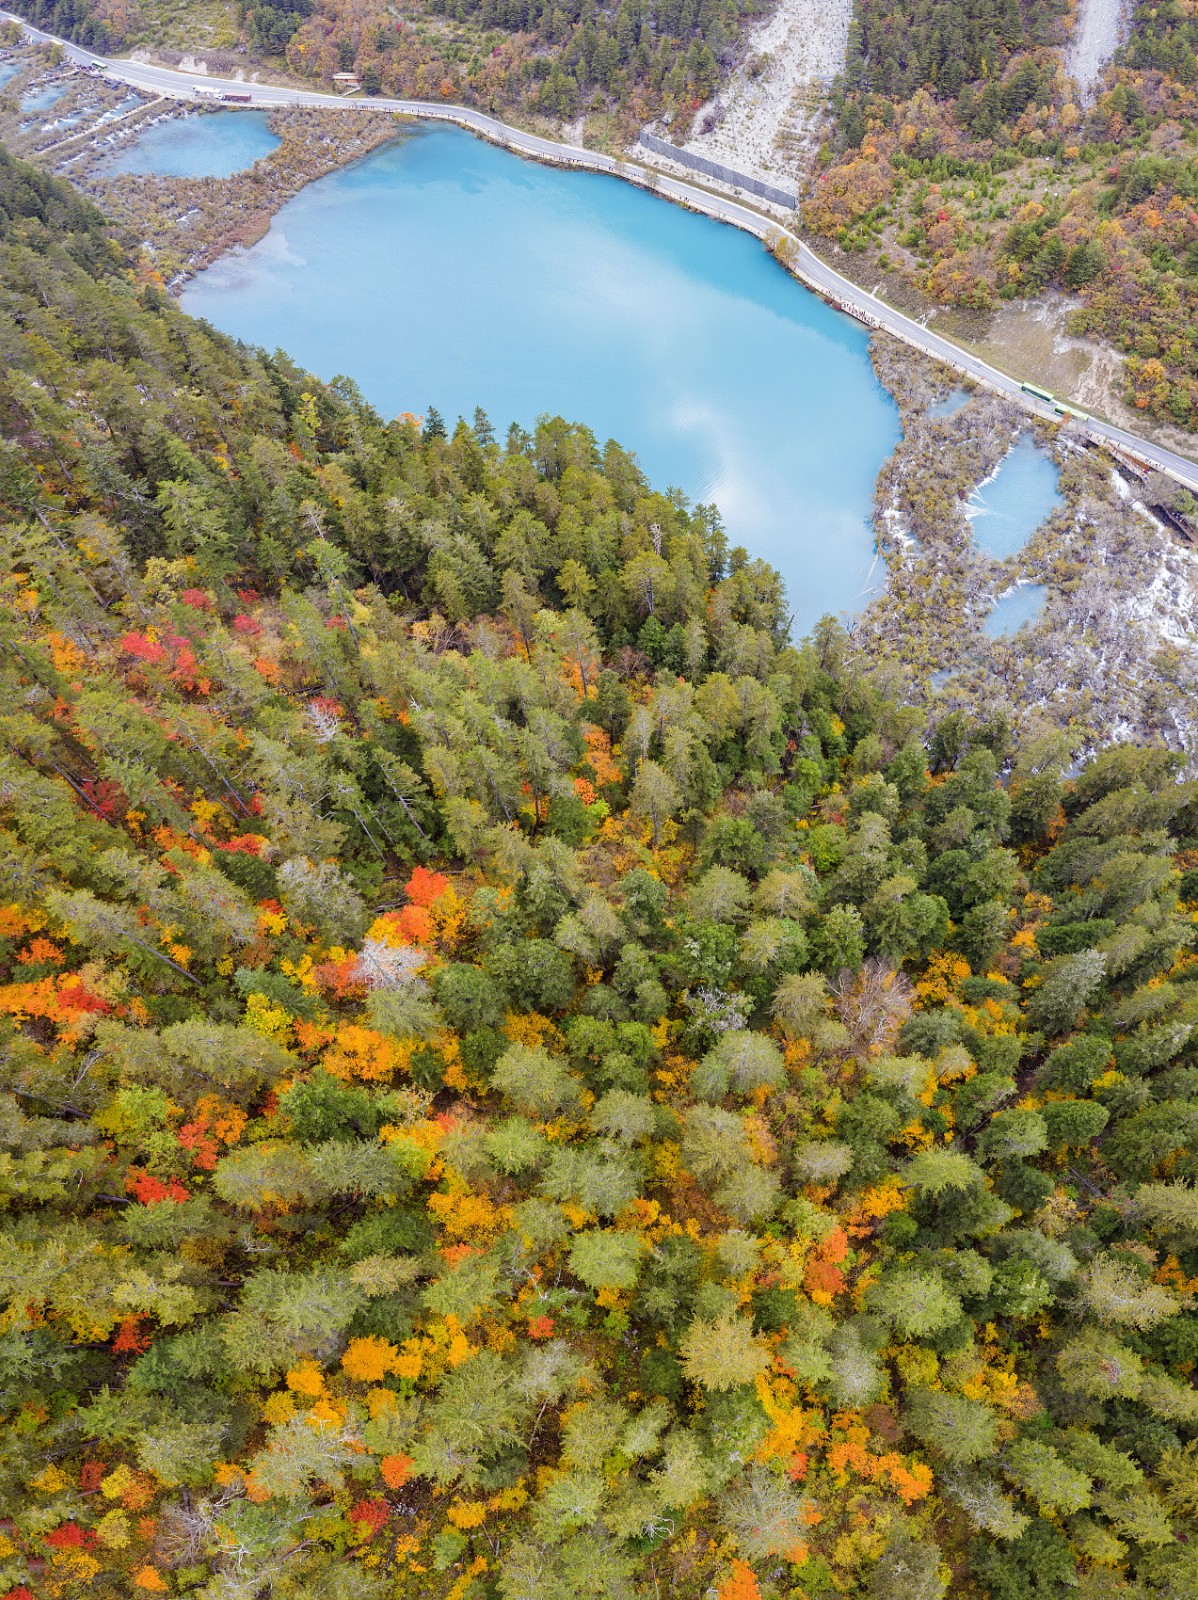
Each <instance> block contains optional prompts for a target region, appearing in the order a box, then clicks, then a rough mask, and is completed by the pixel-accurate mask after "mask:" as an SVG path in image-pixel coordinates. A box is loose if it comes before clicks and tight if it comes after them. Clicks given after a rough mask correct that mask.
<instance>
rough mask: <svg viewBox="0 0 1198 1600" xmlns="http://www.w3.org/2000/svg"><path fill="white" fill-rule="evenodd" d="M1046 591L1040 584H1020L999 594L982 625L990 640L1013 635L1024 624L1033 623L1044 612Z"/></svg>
mask: <svg viewBox="0 0 1198 1600" xmlns="http://www.w3.org/2000/svg"><path fill="white" fill-rule="evenodd" d="M1047 598H1048V590H1047V589H1046V588H1045V586H1044V585H1043V584H1042V583H1020V584H1016V585H1015V586H1014V588H1011V589H1008V590H1007V591H1006V593H1005V594H1000V595H999V597H998V599H997V600H996V601H995V602H994V604H993V606H992V607H991V608H990V613H989V615H988V616H987V618H986V620H985V622H984V623H983V624H982V628H983V631H984V632H985V633H986V634H988V635H989V637H990V638H991V639H1003V638H1005V637H1006V636H1007V635H1008V634H1011V633H1015V632H1017V631H1018V629H1020V628H1022V627H1023V624H1024V623H1025V622H1035V620H1036V618H1037V617H1038V616H1039V615H1040V613H1041V612H1042V611H1043V610H1044V603H1045V601H1046V600H1047Z"/></svg>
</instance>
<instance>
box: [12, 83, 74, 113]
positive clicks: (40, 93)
mask: <svg viewBox="0 0 1198 1600" xmlns="http://www.w3.org/2000/svg"><path fill="white" fill-rule="evenodd" d="M66 92H67V86H66V84H65V83H52V84H50V85H48V87H46V88H44V89H35V90H34V92H33V93H32V94H27V95H26V96H25V97H24V99H23V100H22V101H21V110H22V111H45V110H46V109H47V108H48V107H49V106H52V105H53V104H54V102H55V101H56V100H61V99H62V97H63V95H64V94H66Z"/></svg>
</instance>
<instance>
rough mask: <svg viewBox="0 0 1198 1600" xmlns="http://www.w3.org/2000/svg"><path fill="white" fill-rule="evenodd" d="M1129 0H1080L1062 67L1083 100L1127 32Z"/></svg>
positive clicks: (1089, 97) (1089, 96)
mask: <svg viewBox="0 0 1198 1600" xmlns="http://www.w3.org/2000/svg"><path fill="white" fill-rule="evenodd" d="M1130 9H1131V7H1130V4H1129V0H1081V4H1080V5H1079V7H1078V13H1077V22H1076V24H1075V26H1074V29H1073V37H1072V39H1070V41H1069V48H1068V50H1067V51H1066V52H1065V70H1066V71H1067V72H1068V73H1069V74H1070V76H1071V77H1073V78H1076V80H1077V86H1078V88H1079V89H1080V91H1081V96H1082V100H1083V101H1088V100H1092V99H1093V98H1094V89H1095V86H1096V84H1097V83H1098V80H1099V78H1100V77H1101V76H1102V70H1103V68H1104V67H1105V66H1106V64H1107V62H1108V61H1109V60H1110V59H1111V57H1112V56H1113V55H1114V53H1115V51H1116V50H1117V49H1118V48H1119V46H1120V45H1121V44H1122V43H1123V40H1124V38H1125V37H1126V34H1127V27H1128V22H1129V20H1130V19H1129V12H1130Z"/></svg>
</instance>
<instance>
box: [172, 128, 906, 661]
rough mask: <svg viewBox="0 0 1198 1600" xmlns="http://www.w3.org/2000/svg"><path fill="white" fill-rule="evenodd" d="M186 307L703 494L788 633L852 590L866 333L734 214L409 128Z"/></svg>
mask: <svg viewBox="0 0 1198 1600" xmlns="http://www.w3.org/2000/svg"><path fill="white" fill-rule="evenodd" d="M183 304H184V306H185V307H186V309H187V310H188V311H191V312H193V313H194V314H195V315H197V316H203V317H207V318H209V319H210V320H211V321H212V322H213V323H215V324H216V325H217V326H218V327H220V328H223V329H225V330H226V331H228V332H229V333H232V334H236V335H237V336H239V337H241V338H243V339H246V340H250V341H252V342H254V343H257V344H261V345H265V346H266V347H267V348H268V349H271V348H275V347H282V348H284V349H286V350H287V351H289V352H290V353H291V355H293V356H294V357H295V358H296V359H297V360H299V361H301V362H302V363H304V364H305V365H306V366H308V367H310V368H311V369H312V370H314V371H315V372H317V373H319V374H320V375H321V376H322V377H332V376H333V375H334V374H337V373H347V374H348V375H349V376H350V377H352V378H353V379H355V380H356V381H357V382H358V384H359V385H360V386H361V388H362V390H363V392H364V394H365V395H366V397H367V398H368V399H369V400H370V401H371V402H372V403H373V404H374V405H376V406H377V407H379V409H380V410H382V411H383V412H384V413H385V414H387V415H389V416H392V415H395V414H396V413H397V412H400V411H415V412H417V413H423V412H424V411H426V410H427V408H428V406H429V405H430V404H431V405H435V406H436V407H437V408H438V410H440V411H441V412H442V414H443V415H444V416H445V417H446V418H447V420H448V422H449V424H450V426H451V427H452V425H453V422H454V419H455V418H456V417H458V416H459V415H462V416H466V417H468V418H469V417H471V416H472V415H473V412H474V408H475V406H476V405H481V406H482V407H483V408H484V409H485V410H486V411H487V412H488V414H489V415H490V417H491V420H492V422H493V423H494V424H495V426H496V428H497V429H498V430H501V431H502V430H506V428H507V425H508V423H509V422H511V421H517V422H519V423H520V424H522V425H523V426H526V427H527V426H530V425H531V424H532V423H533V422H534V421H535V420H536V418H537V416H538V415H539V414H540V413H542V412H549V413H559V414H560V415H562V416H565V417H569V418H571V419H577V420H579V421H582V422H585V423H586V424H587V426H588V427H590V428H591V429H592V430H593V432H594V433H595V435H596V437H597V438H598V440H599V441H600V443H602V442H603V441H604V440H606V439H608V438H615V439H618V440H619V441H620V442H621V443H622V444H624V445H626V446H628V447H629V448H630V449H633V450H635V451H636V453H637V455H638V457H639V459H640V462H641V464H642V466H643V467H644V469H645V471H646V472H647V474H648V475H649V477H650V479H651V481H652V482H653V483H654V485H655V486H657V487H659V488H665V487H667V486H669V485H674V486H677V487H678V488H680V489H682V490H683V492H684V493H685V494H687V495H688V496H689V497H690V499H691V500H692V501H695V502H699V501H715V503H716V504H717V505H718V506H719V507H720V509H721V511H722V512H723V515H724V519H725V522H726V524H727V527H728V531H729V534H730V536H731V538H732V540H733V542H738V543H742V544H744V545H745V546H746V547H747V548H748V549H749V550H750V552H751V553H752V554H753V555H757V556H764V557H765V558H766V559H767V560H769V561H772V562H773V563H774V564H775V565H776V566H778V567H779V568H780V570H781V571H782V573H783V575H784V576H785V578H786V581H787V586H788V590H789V596H790V602H791V607H792V609H793V611H794V613H795V621H796V628H797V629H798V630H799V631H803V630H805V629H807V628H808V627H810V625H811V624H812V623H813V622H815V621H816V620H817V619H818V617H819V616H820V615H822V614H823V613H824V612H826V611H831V612H834V613H835V612H840V611H848V610H853V609H856V608H857V607H859V605H860V603H861V596H862V591H863V588H864V586H865V583H866V577H867V574H868V572H869V569H870V566H871V563H872V561H873V534H872V531H871V527H870V514H871V502H872V494H873V486H874V479H875V477H876V475H877V472H878V469H879V468H880V467H881V465H882V462H883V461H884V459H885V458H886V456H887V455H888V454H889V453H890V451H891V450H892V449H893V448H894V445H895V443H896V442H897V439H898V434H899V423H898V413H897V410H896V408H895V407H894V405H893V404H892V402H891V401H890V399H889V398H888V396H887V395H886V394H885V392H884V391H883V390H882V388H881V387H880V385H879V384H878V383H877V381H876V379H875V378H874V375H873V371H872V369H871V367H870V364H869V359H868V354H867V347H868V335H867V334H866V333H865V331H864V330H863V329H862V328H860V327H858V326H857V325H856V324H855V323H853V322H851V321H850V320H849V319H848V318H846V317H843V316H840V315H839V314H837V313H836V312H833V311H831V310H829V308H828V307H827V306H825V305H824V304H823V302H822V301H820V300H819V299H817V298H816V297H815V296H814V295H812V294H809V293H808V292H807V291H806V290H804V289H802V288H800V287H799V285H798V284H796V283H795V282H794V280H793V279H791V278H789V277H788V276H787V275H786V274H785V273H784V272H783V271H782V269H781V268H780V267H778V266H777V265H776V263H775V262H773V261H772V260H771V258H770V257H769V256H768V255H767V254H766V253H765V251H764V250H763V249H762V248H761V246H760V245H759V244H758V243H757V242H756V240H753V239H751V238H749V237H748V236H747V235H745V234H742V233H739V232H737V231H736V230H734V229H732V228H726V227H721V226H720V225H719V224H718V223H715V222H712V221H710V220H708V219H707V218H705V217H698V216H694V215H691V214H690V213H688V212H684V211H682V210H680V209H679V208H677V207H676V206H672V205H669V204H667V203H665V202H664V201H661V200H657V199H655V198H654V197H653V196H651V195H648V194H645V193H643V192H642V191H640V190H637V189H634V188H632V187H631V186H630V185H628V184H625V183H621V182H620V181H619V180H618V179H615V178H605V177H601V176H599V175H597V174H581V173H569V172H558V171H554V170H553V169H551V168H547V167H539V166H536V165H533V164H531V163H528V162H524V161H521V160H519V159H518V158H517V157H516V156H512V155H509V154H507V153H506V152H505V151H502V150H497V149H495V148H493V147H492V146H490V145H487V144H483V143H481V142H480V141H478V140H475V139H472V138H471V137H470V136H469V135H468V134H466V133H464V132H462V131H460V130H458V129H450V128H431V129H427V130H423V129H422V130H420V131H418V132H416V133H414V134H413V135H412V136H411V137H410V138H407V139H405V140H403V141H402V142H398V143H396V144H393V145H390V146H388V147H387V148H386V149H384V150H380V151H377V152H375V154H374V155H372V156H370V157H368V158H367V159H366V160H365V161H362V162H360V163H358V164H357V165H356V166H353V167H350V168H347V169H345V170H344V171H341V172H338V173H335V174H333V175H331V176H330V177H328V178H325V179H322V180H321V181H320V182H318V183H315V184H313V185H311V186H310V187H309V188H308V189H306V190H304V191H303V193H302V194H300V195H299V196H297V198H296V199H295V200H293V201H291V203H290V204H289V205H287V206H286V207H284V209H283V210H282V211H281V212H280V213H279V215H278V216H277V217H276V218H275V221H274V224H273V226H272V227H271V229H270V232H269V234H268V235H267V236H266V237H265V238H264V239H263V240H262V241H261V243H259V244H258V245H256V246H255V247H254V248H253V249H252V250H251V251H249V252H248V253H244V254H240V255H237V256H230V257H226V258H225V259H224V260H223V261H220V262H218V263H217V264H216V266H214V267H212V268H210V269H209V270H208V271H207V272H205V273H203V274H201V275H200V277H199V278H197V279H196V280H195V281H194V282H193V283H192V285H191V286H190V287H189V288H188V290H187V292H186V293H185V295H184V297H183Z"/></svg>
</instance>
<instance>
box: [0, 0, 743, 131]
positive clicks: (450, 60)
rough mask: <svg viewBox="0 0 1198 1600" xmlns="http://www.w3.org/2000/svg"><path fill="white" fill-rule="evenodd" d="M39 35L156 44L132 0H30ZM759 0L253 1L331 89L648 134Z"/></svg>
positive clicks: (720, 55)
mask: <svg viewBox="0 0 1198 1600" xmlns="http://www.w3.org/2000/svg"><path fill="white" fill-rule="evenodd" d="M15 9H16V10H17V11H18V12H20V14H21V15H22V16H24V17H27V18H28V19H29V20H30V21H32V22H35V23H36V24H37V25H38V26H39V27H43V28H47V29H49V30H50V31H51V32H54V33H57V34H59V35H60V36H61V37H64V38H69V39H75V40H77V41H78V42H80V43H81V44H86V45H90V46H92V47H94V48H95V49H98V50H99V49H115V48H118V47H121V46H123V45H128V44H129V43H130V42H131V41H132V40H134V39H136V40H137V41H138V42H142V41H144V40H145V39H146V38H152V37H153V34H154V28H153V24H152V21H151V19H150V18H148V17H147V16H145V15H143V14H142V12H141V11H140V10H139V8H138V7H137V6H136V5H133V4H130V5H126V4H124V3H123V0H18V3H17V4H16V6H15ZM758 9H759V7H758V5H757V4H756V3H755V0H653V3H652V4H649V3H646V0H618V3H617V4H610V5H605V6H601V5H598V4H596V3H595V0H557V3H550V0H410V3H409V4H407V5H405V6H403V7H396V6H394V5H389V4H383V3H382V0H253V3H250V4H246V5H244V6H243V7H242V8H241V21H242V34H243V38H244V40H245V44H246V46H247V47H248V48H249V49H250V50H251V51H252V52H254V53H255V54H258V55H263V56H285V59H286V64H287V65H288V66H289V67H290V68H291V69H292V70H293V71H295V72H297V73H299V74H300V75H301V76H304V77H316V78H319V79H320V80H322V82H325V83H328V82H330V81H331V80H332V77H333V74H334V73H337V72H351V71H352V72H357V73H358V74H359V75H360V77H361V80H362V85H363V87H364V88H365V89H366V91H367V92H368V93H370V94H378V93H380V92H381V93H385V94H396V95H416V96H418V97H421V98H424V99H437V98H441V99H447V100H453V101H456V102H462V103H466V104H472V105H480V106H483V107H485V108H486V109H488V110H491V111H495V112H499V113H502V112H503V111H505V110H507V111H512V110H515V109H517V108H519V109H522V110H524V111H531V112H534V113H539V114H542V115H544V116H548V117H551V118H562V119H570V118H574V117H577V116H579V115H581V114H583V113H588V112H589V113H592V114H597V115H598V116H599V117H600V119H601V120H602V119H603V118H606V117H609V116H612V117H614V118H615V123H616V125H617V126H618V127H619V129H620V130H621V133H620V137H623V138H626V139H634V138H635V137H636V131H637V129H638V128H639V127H640V125H641V124H643V123H644V122H646V121H648V120H650V118H652V117H654V116H657V115H659V114H663V113H664V114H665V115H667V117H668V116H673V115H678V116H680V117H682V118H684V119H685V121H686V122H687V123H689V120H690V117H691V115H692V114H693V111H694V110H695V109H696V108H697V107H698V106H699V105H700V104H701V103H702V102H703V101H704V100H705V99H707V98H708V97H709V96H710V95H711V94H713V93H714V91H715V89H716V86H717V84H718V83H719V81H720V78H721V75H722V74H723V72H724V71H725V69H726V68H727V67H728V66H729V65H730V64H731V61H732V58H733V51H734V46H735V44H736V41H737V39H738V37H739V35H740V33H741V31H742V29H743V27H744V18H745V17H746V16H748V15H752V14H754V13H755V12H756V11H757V10H758Z"/></svg>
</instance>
